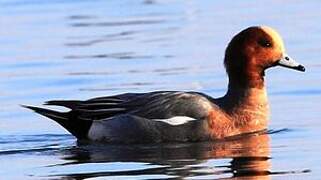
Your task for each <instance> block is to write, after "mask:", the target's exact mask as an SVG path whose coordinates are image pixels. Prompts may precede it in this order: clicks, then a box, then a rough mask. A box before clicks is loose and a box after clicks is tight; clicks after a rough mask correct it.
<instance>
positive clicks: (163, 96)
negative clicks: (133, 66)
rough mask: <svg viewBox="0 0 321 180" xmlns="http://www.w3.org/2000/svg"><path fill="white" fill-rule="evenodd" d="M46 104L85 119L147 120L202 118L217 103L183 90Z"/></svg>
mask: <svg viewBox="0 0 321 180" xmlns="http://www.w3.org/2000/svg"><path fill="white" fill-rule="evenodd" d="M45 105H56V106H64V107H67V108H70V109H71V111H72V112H74V114H76V115H77V118H79V119H83V120H101V119H107V118H110V117H113V116H117V115H123V114H130V115H135V116H139V117H143V118H147V119H168V118H173V117H175V116H187V117H190V118H194V119H202V118H204V117H205V116H207V115H208V110H210V109H211V108H212V106H213V104H212V102H211V99H210V97H209V96H206V95H204V94H201V93H197V92H179V91H157V92H150V93H126V94H120V95H115V96H106V97H98V98H93V99H89V100H86V101H68V100H63V101H48V102H46V103H45Z"/></svg>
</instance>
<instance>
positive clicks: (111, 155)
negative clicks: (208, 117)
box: [58, 133, 271, 179]
mask: <svg viewBox="0 0 321 180" xmlns="http://www.w3.org/2000/svg"><path fill="white" fill-rule="evenodd" d="M269 155H270V147H269V135H268V134H265V133H256V134H251V135H245V136H240V137H236V138H233V139H229V140H224V141H219V142H215V143H214V142H202V143H183V144H177V143H175V144H157V145H126V146H125V145H106V144H79V145H78V146H77V147H75V148H72V149H69V150H66V151H65V152H64V159H65V160H67V161H69V162H68V163H65V164H61V165H60V166H74V165H78V164H87V163H108V162H143V163H148V164H147V165H146V168H144V169H138V170H120V171H110V170H108V171H99V172H89V173H77V172H76V173H69V174H63V175H62V174H60V175H58V176H63V177H64V178H72V179H86V178H92V177H111V176H125V175H127V176H130V175H141V176H143V175H160V176H161V175H165V176H167V177H174V178H184V177H195V178H197V177H200V176H205V177H209V178H210V179H214V178H222V177H228V178H231V177H233V178H236V179H239V178H240V179H243V178H246V179H268V178H269V174H271V173H270V161H269V159H270V158H269ZM154 165H156V166H154ZM107 166H108V165H106V167H107Z"/></svg>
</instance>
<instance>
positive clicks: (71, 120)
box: [22, 105, 92, 139]
mask: <svg viewBox="0 0 321 180" xmlns="http://www.w3.org/2000/svg"><path fill="white" fill-rule="evenodd" d="M22 107H25V108H27V109H31V110H33V111H35V112H36V113H38V114H41V115H43V116H46V117H48V118H50V119H52V120H54V121H56V122H57V123H58V124H60V125H61V126H62V127H64V128H65V129H66V130H67V131H69V132H70V133H71V134H72V135H74V136H75V137H76V138H77V139H87V137H88V131H89V129H90V127H91V124H92V121H90V120H80V119H78V118H77V115H76V114H75V113H74V112H73V111H69V112H59V111H53V110H50V109H45V108H40V107H34V106H26V105H22Z"/></svg>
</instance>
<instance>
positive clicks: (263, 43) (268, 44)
mask: <svg viewBox="0 0 321 180" xmlns="http://www.w3.org/2000/svg"><path fill="white" fill-rule="evenodd" d="M258 43H259V44H260V45H261V46H262V47H266V48H268V47H272V43H271V42H270V41H268V40H266V39H260V40H259V41H258Z"/></svg>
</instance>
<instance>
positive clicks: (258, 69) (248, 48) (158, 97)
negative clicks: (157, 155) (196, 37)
mask: <svg viewBox="0 0 321 180" xmlns="http://www.w3.org/2000/svg"><path fill="white" fill-rule="evenodd" d="M224 66H225V69H226V73H227V76H228V86H227V87H228V88H227V92H226V94H225V95H224V96H222V97H218V98H213V97H211V96H209V95H207V94H204V93H201V92H194V91H154V92H146V93H123V94H118V95H110V96H103V97H96V98H92V99H88V100H52V101H47V102H45V103H44V105H50V106H62V107H65V108H68V109H69V110H68V111H66V112H61V111H55V110H51V109H47V108H42V107H36V106H27V105H24V107H25V108H28V109H31V110H33V111H34V112H36V113H39V114H41V115H43V116H45V117H47V118H50V119H52V120H54V121H55V122H57V123H58V124H60V125H61V126H62V127H64V128H65V129H66V130H67V131H69V132H70V133H71V134H72V135H73V136H75V137H76V138H77V140H79V141H87V142H104V143H121V144H122V143H124V144H128V143H159V142H198V141H216V140H221V139H225V138H229V137H234V136H238V135H242V134H248V133H253V132H259V131H262V130H266V129H267V127H268V122H269V103H268V97H267V91H266V86H265V71H266V70H267V69H269V68H272V67H275V66H282V67H286V68H290V69H294V70H298V71H302V72H304V71H305V67H304V66H303V65H301V64H299V63H297V62H296V61H295V60H294V59H292V58H291V57H290V56H288V55H287V53H286V51H285V47H284V43H283V40H282V38H281V36H280V35H279V33H278V32H277V31H276V30H274V29H273V28H271V27H268V26H251V27H248V28H246V29H244V30H242V31H240V32H239V33H237V34H236V35H235V36H234V37H233V38H232V40H231V41H230V42H229V43H228V45H227V48H226V50H225V57H224Z"/></svg>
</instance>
